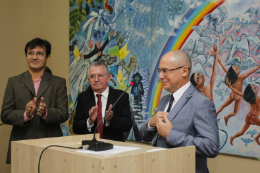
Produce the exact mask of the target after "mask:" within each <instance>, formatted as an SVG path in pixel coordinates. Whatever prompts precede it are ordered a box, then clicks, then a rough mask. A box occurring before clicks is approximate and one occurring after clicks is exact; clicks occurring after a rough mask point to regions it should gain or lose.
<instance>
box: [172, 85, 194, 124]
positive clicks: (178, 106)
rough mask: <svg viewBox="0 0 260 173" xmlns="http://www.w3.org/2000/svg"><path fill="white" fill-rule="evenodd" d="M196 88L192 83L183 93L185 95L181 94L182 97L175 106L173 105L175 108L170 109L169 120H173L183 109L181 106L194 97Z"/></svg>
mask: <svg viewBox="0 0 260 173" xmlns="http://www.w3.org/2000/svg"><path fill="white" fill-rule="evenodd" d="M194 90H195V88H194V87H193V85H192V84H191V85H190V86H189V88H188V89H187V90H186V91H185V92H184V93H183V95H182V96H181V98H180V99H179V100H178V102H177V103H176V104H175V106H174V107H173V109H172V110H171V111H170V113H169V115H168V119H169V121H172V119H174V118H175V117H176V115H177V114H178V112H179V111H180V110H181V108H182V107H183V106H184V105H185V104H186V102H187V101H188V100H189V99H190V98H191V97H192V95H193V92H194Z"/></svg>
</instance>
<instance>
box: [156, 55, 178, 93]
mask: <svg viewBox="0 0 260 173" xmlns="http://www.w3.org/2000/svg"><path fill="white" fill-rule="evenodd" d="M173 68H178V66H177V65H173V63H172V62H171V61H170V59H169V58H162V59H161V61H160V65H159V69H173ZM159 79H160V80H161V82H162V85H163V88H164V89H165V90H167V91H169V92H170V93H174V92H175V91H177V90H178V89H179V88H180V87H181V81H182V68H180V69H177V70H171V71H167V72H166V73H165V74H164V73H162V72H161V73H160V74H159Z"/></svg>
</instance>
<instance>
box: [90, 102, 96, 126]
mask: <svg viewBox="0 0 260 173" xmlns="http://www.w3.org/2000/svg"><path fill="white" fill-rule="evenodd" d="M97 110H98V105H96V106H93V107H92V108H91V109H90V110H89V111H88V114H89V119H88V121H89V123H90V124H93V123H94V122H95V121H96V119H97Z"/></svg>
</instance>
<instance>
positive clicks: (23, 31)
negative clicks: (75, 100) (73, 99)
mask: <svg viewBox="0 0 260 173" xmlns="http://www.w3.org/2000/svg"><path fill="white" fill-rule="evenodd" d="M68 15H69V4H68V0H23V1H21V0H13V1H10V0H1V1H0V23H1V26H0V52H1V57H0V58H1V63H0V73H1V78H0V81H1V84H0V105H2V98H3V95H4V90H5V87H6V83H7V79H8V77H11V76H14V75H18V74H20V73H22V72H23V71H25V70H26V69H27V65H26V62H25V55H24V46H25V44H26V43H27V42H28V41H29V40H31V39H32V38H35V37H41V38H44V39H47V40H49V41H50V42H51V44H52V54H51V60H50V61H49V62H48V66H49V67H50V69H51V70H52V72H53V74H55V75H57V76H61V77H64V78H66V80H67V86H68V61H69V51H68V46H69V42H68V40H69V39H68V36H69V31H68V28H69V27H68V26H69V20H68ZM10 131H11V126H9V125H3V126H0V139H1V140H0V170H1V173H9V172H10V166H9V165H7V164H5V158H6V152H7V146H8V140H9V135H10ZM208 167H209V170H210V172H211V173H240V172H241V173H244V172H250V173H258V172H259V170H260V162H259V161H258V160H256V159H250V158H245V157H238V156H231V155H224V154H220V155H219V156H218V157H217V158H215V159H209V160H208Z"/></svg>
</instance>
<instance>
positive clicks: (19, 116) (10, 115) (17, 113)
mask: <svg viewBox="0 0 260 173" xmlns="http://www.w3.org/2000/svg"><path fill="white" fill-rule="evenodd" d="M14 95H15V94H14V88H13V81H12V78H9V79H8V82H7V86H6V89H5V94H4V100H3V105H2V113H1V120H2V122H3V123H4V124H9V125H14V126H26V123H24V122H23V119H24V117H23V115H24V112H25V106H26V104H27V103H26V104H25V106H24V109H23V110H17V109H16V104H15V96H14Z"/></svg>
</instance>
